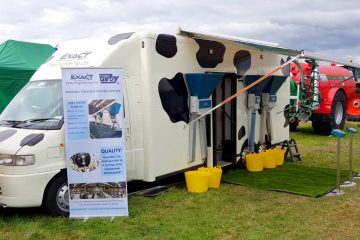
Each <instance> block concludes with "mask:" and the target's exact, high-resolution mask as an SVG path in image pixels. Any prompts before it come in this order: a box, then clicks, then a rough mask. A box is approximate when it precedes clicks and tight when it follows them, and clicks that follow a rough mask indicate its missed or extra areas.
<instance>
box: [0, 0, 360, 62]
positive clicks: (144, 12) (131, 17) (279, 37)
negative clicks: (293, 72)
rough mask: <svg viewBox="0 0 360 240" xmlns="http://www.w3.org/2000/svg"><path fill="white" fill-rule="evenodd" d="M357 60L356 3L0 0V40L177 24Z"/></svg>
mask: <svg viewBox="0 0 360 240" xmlns="http://www.w3.org/2000/svg"><path fill="white" fill-rule="evenodd" d="M179 26H181V27H186V28H187V29H191V30H193V31H201V32H209V33H218V34H227V35H232V36H237V37H245V38H253V39H258V40H263V41H269V42H275V43H279V44H280V45H281V46H283V47H287V48H292V49H298V50H301V49H304V50H307V51H311V52H315V53H318V54H322V55H325V56H329V57H332V58H337V59H343V60H346V61H349V60H353V61H354V62H358V63H360V1H359V0H342V1H338V0H302V1H300V0H287V1H286V0H277V1H269V0H247V1H245V0H222V1H220V0H197V1H190V0H182V1H179V0H148V1H146V0H145V1H140V0H77V1H76V0H61V1H49V0H16V1H14V0H1V7H0V43H2V42H4V41H6V40H8V39H14V40H20V41H29V42H40V43H49V44H52V45H56V44H57V43H59V42H61V41H65V40H70V39H78V38H85V37H94V36H101V35H112V34H114V35H115V34H118V33H123V32H133V31H155V32H159V33H170V34H175V33H176V31H177V29H178V27H179Z"/></svg>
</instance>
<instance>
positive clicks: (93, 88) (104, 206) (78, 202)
mask: <svg viewBox="0 0 360 240" xmlns="http://www.w3.org/2000/svg"><path fill="white" fill-rule="evenodd" d="M62 79H63V81H62V82H63V84H62V88H63V90H62V91H63V104H64V119H65V152H66V161H67V175H68V184H69V205H70V217H75V218H87V217H105V216H111V217H114V216H127V215H128V200H127V189H126V187H127V184H126V166H125V141H124V137H123V122H124V113H123V110H124V108H123V82H122V72H121V69H108V68H105V69H99V68H63V69H62Z"/></svg>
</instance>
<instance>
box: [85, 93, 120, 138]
mask: <svg viewBox="0 0 360 240" xmlns="http://www.w3.org/2000/svg"><path fill="white" fill-rule="evenodd" d="M120 110H121V104H120V101H119V100H117V99H94V100H91V101H89V128H90V138H91V139H98V138H121V136H122V129H121V126H120V117H122V116H120V113H121V111H120Z"/></svg>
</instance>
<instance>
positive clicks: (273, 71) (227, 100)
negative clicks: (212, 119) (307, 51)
mask: <svg viewBox="0 0 360 240" xmlns="http://www.w3.org/2000/svg"><path fill="white" fill-rule="evenodd" d="M300 56H302V54H301V55H297V56H295V57H294V58H292V59H290V60H289V61H287V62H285V63H283V64H282V65H280V66H278V67H276V68H274V69H273V70H271V71H270V72H269V73H267V74H265V75H264V76H262V77H261V78H259V79H258V80H256V81H255V82H253V83H251V84H249V85H248V86H246V87H244V88H243V89H241V90H240V91H239V92H237V93H235V94H234V95H232V96H230V97H228V98H227V99H225V100H224V101H222V102H221V103H219V104H218V105H216V106H215V107H213V108H212V109H210V110H209V111H207V112H206V113H204V114H203V115H201V116H199V117H197V118H195V119H194V120H192V121H190V122H189V123H188V124H187V125H190V124H192V123H194V122H196V121H198V120H199V119H201V118H203V117H205V116H206V115H208V114H209V113H211V112H212V111H214V110H216V109H217V108H219V107H221V106H223V105H225V104H226V103H228V102H230V101H231V100H233V99H234V98H236V97H238V96H240V95H241V94H243V93H244V92H246V91H247V90H249V89H250V88H252V87H253V86H255V85H256V84H258V83H260V82H262V81H264V80H265V79H266V78H268V77H269V76H271V75H272V74H273V73H275V72H277V71H279V70H280V69H282V68H284V67H285V66H287V65H289V64H290V63H291V62H293V61H295V60H296V59H298V58H299V57H300Z"/></svg>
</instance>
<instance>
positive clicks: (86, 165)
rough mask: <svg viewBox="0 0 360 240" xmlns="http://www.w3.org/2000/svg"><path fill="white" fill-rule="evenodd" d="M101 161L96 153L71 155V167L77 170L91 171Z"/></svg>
mask: <svg viewBox="0 0 360 240" xmlns="http://www.w3.org/2000/svg"><path fill="white" fill-rule="evenodd" d="M99 162H100V161H99V159H96V157H95V155H94V154H92V155H90V153H86V152H81V153H76V154H74V155H72V156H71V157H70V168H71V169H72V170H74V171H77V172H91V171H93V170H95V169H96V168H97V167H98V166H99Z"/></svg>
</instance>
